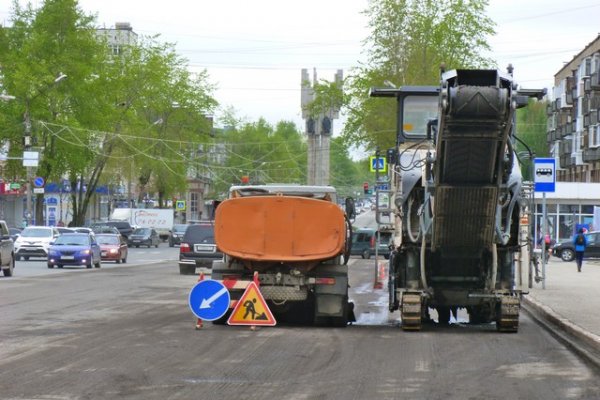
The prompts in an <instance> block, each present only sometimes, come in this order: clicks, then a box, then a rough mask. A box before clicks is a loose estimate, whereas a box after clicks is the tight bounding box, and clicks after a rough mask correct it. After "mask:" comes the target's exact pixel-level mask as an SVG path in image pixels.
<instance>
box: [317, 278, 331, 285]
mask: <svg viewBox="0 0 600 400" xmlns="http://www.w3.org/2000/svg"><path fill="white" fill-rule="evenodd" d="M315 283H316V284H317V285H335V278H317V279H316V280H315Z"/></svg>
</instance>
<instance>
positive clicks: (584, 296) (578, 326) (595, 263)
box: [523, 257, 600, 349]
mask: <svg viewBox="0 0 600 400" xmlns="http://www.w3.org/2000/svg"><path fill="white" fill-rule="evenodd" d="M540 269H541V267H540ZM540 272H541V271H540ZM523 303H524V306H525V307H528V308H531V309H532V311H534V312H537V313H540V314H542V315H543V316H544V318H546V319H548V320H549V321H550V322H551V323H553V324H554V325H556V326H558V327H560V328H562V329H564V330H565V331H566V332H567V333H568V334H571V335H574V336H576V337H578V338H580V339H582V340H584V341H585V342H587V344H588V345H590V346H593V347H595V348H597V349H600V312H599V311H600V260H584V261H583V268H582V272H577V266H576V264H575V261H572V262H565V261H562V260H560V259H559V258H556V257H552V259H551V260H550V261H549V262H548V264H547V265H546V289H542V283H541V282H540V283H534V284H533V288H531V289H529V294H527V295H525V296H524V298H523Z"/></svg>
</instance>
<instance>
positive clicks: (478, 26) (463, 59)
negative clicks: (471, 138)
mask: <svg viewBox="0 0 600 400" xmlns="http://www.w3.org/2000/svg"><path fill="white" fill-rule="evenodd" d="M487 4H488V2H487V0H448V1H444V2H439V1H434V0H426V1H420V0H404V1H396V0H376V1H372V2H370V3H369V8H368V9H367V11H366V14H367V15H368V16H369V26H370V28H371V34H370V35H369V38H368V39H367V41H366V43H365V45H366V47H367V50H366V53H367V56H368V59H367V62H366V63H365V65H363V66H361V67H359V68H356V69H355V70H354V71H352V72H351V73H350V76H349V77H348V78H347V79H346V81H345V87H346V96H345V102H344V104H345V109H346V111H347V115H348V121H347V123H346V125H345V128H344V132H343V137H344V139H345V140H346V142H347V143H355V144H356V143H362V144H363V145H364V146H365V147H366V148H367V149H371V150H372V149H375V148H376V147H377V146H379V147H380V148H381V149H387V148H390V147H393V146H394V145H395V139H396V138H395V136H396V135H395V132H396V115H395V112H396V104H395V102H393V101H389V99H381V98H369V97H367V96H365V93H368V91H369V89H370V88H371V87H374V86H380V87H381V86H384V85H385V84H384V82H389V83H388V85H389V84H394V85H397V86H402V85H437V84H439V72H440V66H441V65H442V64H445V65H446V67H447V68H448V69H453V68H471V67H487V66H491V65H492V61H491V60H488V59H486V58H483V57H482V56H481V55H480V54H481V53H482V51H483V50H489V45H488V44H487V42H486V36H488V35H491V34H493V33H494V30H493V26H494V23H493V21H491V20H490V19H489V18H487V17H486V16H485V8H486V6H487Z"/></svg>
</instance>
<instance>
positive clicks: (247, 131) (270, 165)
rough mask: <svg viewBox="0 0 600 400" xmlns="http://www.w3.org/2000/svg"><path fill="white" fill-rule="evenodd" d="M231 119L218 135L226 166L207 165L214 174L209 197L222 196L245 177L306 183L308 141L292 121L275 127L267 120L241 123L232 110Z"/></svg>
mask: <svg viewBox="0 0 600 400" xmlns="http://www.w3.org/2000/svg"><path fill="white" fill-rule="evenodd" d="M228 121H229V122H230V123H231V124H232V126H229V127H228V128H227V129H225V130H223V131H222V132H220V133H219V134H218V135H217V140H218V141H220V142H221V143H222V144H223V145H222V146H223V148H224V150H225V152H224V154H223V156H224V157H223V165H218V164H213V165H206V167H207V168H208V169H209V170H210V172H211V173H212V175H213V177H214V179H213V181H214V187H213V191H214V192H213V193H210V194H209V196H212V197H223V196H224V195H225V194H226V193H227V191H228V189H229V187H230V186H231V185H239V184H242V183H244V182H243V180H244V179H246V178H244V177H247V179H248V183H250V184H266V183H299V184H302V183H305V182H306V144H305V143H304V141H303V139H302V134H301V132H299V131H298V130H297V128H296V127H295V125H294V124H293V123H292V122H288V121H280V122H279V123H278V124H277V125H276V126H275V128H274V127H273V126H271V125H270V124H268V123H267V122H266V121H265V120H264V119H259V120H258V121H257V122H240V121H239V120H237V119H236V118H235V117H234V116H233V114H231V113H229V114H228Z"/></svg>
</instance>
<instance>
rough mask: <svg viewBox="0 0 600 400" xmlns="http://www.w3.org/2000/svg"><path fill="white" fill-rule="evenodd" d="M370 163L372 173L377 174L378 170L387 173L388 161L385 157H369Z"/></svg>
mask: <svg viewBox="0 0 600 400" xmlns="http://www.w3.org/2000/svg"><path fill="white" fill-rule="evenodd" d="M369 163H370V164H369V165H370V167H369V170H370V171H371V172H376V171H377V170H379V172H381V173H386V172H387V160H386V159H385V157H375V156H371V157H369Z"/></svg>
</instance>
